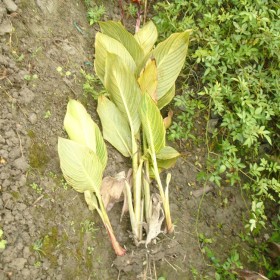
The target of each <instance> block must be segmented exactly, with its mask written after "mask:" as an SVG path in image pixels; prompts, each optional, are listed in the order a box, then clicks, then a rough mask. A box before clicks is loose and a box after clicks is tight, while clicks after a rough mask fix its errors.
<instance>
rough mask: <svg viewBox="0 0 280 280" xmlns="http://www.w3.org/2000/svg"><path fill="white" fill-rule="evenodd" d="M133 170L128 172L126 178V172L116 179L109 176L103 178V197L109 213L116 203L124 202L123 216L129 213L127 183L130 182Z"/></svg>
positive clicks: (118, 175)
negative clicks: (125, 189)
mask: <svg viewBox="0 0 280 280" xmlns="http://www.w3.org/2000/svg"><path fill="white" fill-rule="evenodd" d="M131 174H132V172H131V170H129V171H128V174H127V176H126V174H125V172H124V171H121V172H120V173H118V174H117V175H115V176H114V177H111V176H107V177H105V178H103V180H102V185H101V191H100V193H101V197H102V200H103V203H104V206H105V208H106V210H107V211H110V210H111V209H112V208H113V206H114V205H115V203H117V202H121V201H124V203H123V209H122V215H121V216H123V214H124V213H125V212H127V211H128V204H127V199H126V192H125V191H124V188H125V181H128V182H129V181H130V179H131Z"/></svg>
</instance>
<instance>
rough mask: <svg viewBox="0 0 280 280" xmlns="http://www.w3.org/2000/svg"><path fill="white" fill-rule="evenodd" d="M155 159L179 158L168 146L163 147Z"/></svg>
mask: <svg viewBox="0 0 280 280" xmlns="http://www.w3.org/2000/svg"><path fill="white" fill-rule="evenodd" d="M156 156H157V159H162V160H165V159H172V158H178V157H179V156H180V153H178V152H177V151H176V150H175V149H174V148H172V147H170V146H165V147H163V148H162V149H161V150H160V151H159V152H158V153H157V154H156Z"/></svg>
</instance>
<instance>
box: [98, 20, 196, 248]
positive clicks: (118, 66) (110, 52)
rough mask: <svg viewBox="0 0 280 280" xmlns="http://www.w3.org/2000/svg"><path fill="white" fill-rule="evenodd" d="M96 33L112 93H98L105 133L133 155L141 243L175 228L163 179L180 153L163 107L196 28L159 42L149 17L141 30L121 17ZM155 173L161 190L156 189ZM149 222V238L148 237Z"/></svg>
mask: <svg viewBox="0 0 280 280" xmlns="http://www.w3.org/2000/svg"><path fill="white" fill-rule="evenodd" d="M100 28H101V32H98V33H97V35H96V39H95V62H94V67H95V72H96V74H97V75H98V77H99V78H100V80H101V81H102V83H103V85H104V87H105V89H106V91H107V94H106V95H101V96H99V98H98V107H97V112H98V114H99V117H100V119H101V123H102V128H103V137H104V139H105V140H107V141H108V142H109V143H110V144H111V145H112V146H114V147H115V148H116V149H117V150H118V151H119V152H120V153H121V154H122V155H123V156H125V157H129V158H131V160H132V172H133V175H132V178H133V179H132V186H130V184H129V182H126V187H125V192H126V197H127V202H128V209H129V214H130V221H131V226H132V232H133V235H134V240H135V243H136V244H139V243H142V242H145V243H146V245H147V244H148V243H149V242H150V241H151V240H152V239H153V238H155V237H156V236H157V235H158V234H159V233H160V232H161V225H162V222H163V220H164V219H165V222H166V230H167V232H169V233H171V232H172V231H173V229H174V227H173V224H172V220H171V214H170V207H169V183H170V179H171V175H170V174H167V176H166V178H165V180H163V181H162V177H161V176H160V173H161V171H162V170H164V169H168V168H169V167H171V166H172V165H173V164H174V163H175V162H176V159H177V158H178V157H179V155H180V154H179V153H178V152H177V151H176V150H175V149H173V148H172V147H170V146H167V145H166V141H165V135H166V128H165V123H168V122H169V123H170V119H168V118H167V119H165V120H164V119H163V117H162V115H161V113H160V110H161V109H162V108H163V107H165V106H166V105H168V104H169V103H170V101H171V100H172V99H173V97H174V95H175V81H176V79H177V77H178V75H179V73H180V71H181V69H182V67H183V65H184V63H185V58H186V55H187V50H188V42H189V35H190V32H191V31H190V30H187V31H185V32H181V33H174V34H172V35H171V36H170V37H169V38H167V39H166V40H165V41H163V42H161V43H159V44H158V45H157V46H155V43H156V41H157V37H158V34H157V29H156V27H155V25H154V24H153V22H148V23H147V24H146V25H144V26H143V28H141V29H140V30H139V31H138V32H137V33H136V34H135V35H132V34H131V33H129V32H128V31H127V30H126V29H125V28H124V27H123V25H122V24H121V23H117V22H112V21H109V22H101V23H100ZM151 179H155V181H156V185H157V188H158V192H159V194H151V190H150V184H151ZM143 227H144V229H145V230H146V241H143V240H142V239H143V236H142V231H143Z"/></svg>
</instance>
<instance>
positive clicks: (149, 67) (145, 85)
mask: <svg viewBox="0 0 280 280" xmlns="http://www.w3.org/2000/svg"><path fill="white" fill-rule="evenodd" d="M138 84H139V86H140V88H141V91H142V92H143V93H148V94H149V95H150V96H151V98H152V99H153V100H154V101H155V102H157V93H156V90H157V84H158V80H157V65H156V61H155V59H149V60H148V61H147V63H146V66H145V68H144V69H143V70H142V71H141V73H140V76H139V78H138Z"/></svg>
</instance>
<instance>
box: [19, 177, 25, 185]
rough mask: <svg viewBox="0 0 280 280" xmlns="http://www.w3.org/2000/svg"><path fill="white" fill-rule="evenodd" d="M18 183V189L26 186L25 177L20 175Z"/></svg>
mask: <svg viewBox="0 0 280 280" xmlns="http://www.w3.org/2000/svg"><path fill="white" fill-rule="evenodd" d="M18 182H19V186H20V187H23V186H25V184H26V176H25V175H21V176H20V179H19V181H18Z"/></svg>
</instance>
